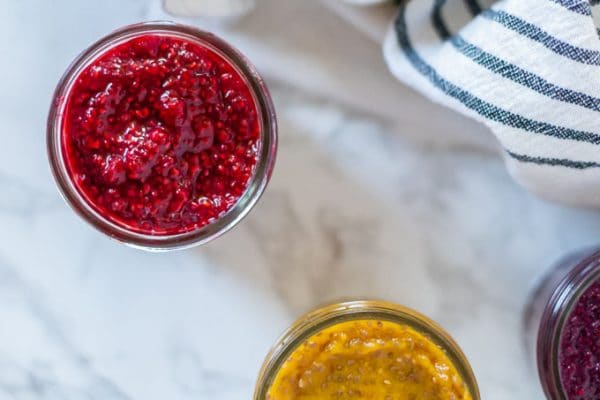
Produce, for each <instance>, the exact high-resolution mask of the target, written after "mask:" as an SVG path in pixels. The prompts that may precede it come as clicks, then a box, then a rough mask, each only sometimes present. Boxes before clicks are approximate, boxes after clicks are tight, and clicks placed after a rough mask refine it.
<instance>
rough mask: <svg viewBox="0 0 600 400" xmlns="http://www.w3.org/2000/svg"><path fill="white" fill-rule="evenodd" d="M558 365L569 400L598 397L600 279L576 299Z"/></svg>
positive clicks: (599, 374) (599, 395)
mask: <svg viewBox="0 0 600 400" xmlns="http://www.w3.org/2000/svg"><path fill="white" fill-rule="evenodd" d="M559 364H560V373H561V380H562V386H563V390H564V392H565V394H566V396H567V398H568V400H599V399H600V280H598V281H596V282H595V283H594V284H592V286H591V287H589V288H588V289H587V290H586V291H585V292H584V293H583V295H582V296H581V297H580V298H579V299H578V300H577V303H576V304H575V307H574V308H573V311H572V312H571V314H570V315H569V317H568V319H567V321H566V323H565V326H564V328H563V331H562V339H561V344H560V356H559Z"/></svg>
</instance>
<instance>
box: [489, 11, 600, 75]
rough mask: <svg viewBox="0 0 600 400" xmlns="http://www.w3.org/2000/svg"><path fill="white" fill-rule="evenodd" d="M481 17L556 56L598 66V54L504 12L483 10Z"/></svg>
mask: <svg viewBox="0 0 600 400" xmlns="http://www.w3.org/2000/svg"><path fill="white" fill-rule="evenodd" d="M481 15H482V16H483V17H485V18H487V19H489V20H491V21H495V22H497V23H499V24H501V25H503V26H505V27H506V28H508V29H511V30H513V31H515V32H517V33H519V34H521V35H523V36H525V37H528V38H529V39H531V40H535V41H536V42H538V43H541V44H542V45H544V46H545V47H547V48H548V49H550V50H552V51H553V52H555V53H556V54H560V55H561V56H564V57H567V58H570V59H571V60H574V61H577V62H580V63H583V64H589V65H600V52H598V51H595V50H589V49H584V48H581V47H577V46H573V45H571V44H569V43H567V42H564V41H562V40H560V39H557V38H555V37H554V36H552V35H550V34H549V33H547V32H545V31H544V30H542V29H541V28H540V27H538V26H536V25H534V24H531V23H529V22H527V21H524V20H522V19H521V18H519V17H516V16H514V15H511V14H509V13H507V12H505V11H496V10H492V9H488V10H485V11H483V12H482V13H481Z"/></svg>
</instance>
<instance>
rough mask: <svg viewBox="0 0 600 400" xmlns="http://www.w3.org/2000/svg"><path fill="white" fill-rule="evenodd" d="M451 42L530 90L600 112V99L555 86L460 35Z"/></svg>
mask: <svg viewBox="0 0 600 400" xmlns="http://www.w3.org/2000/svg"><path fill="white" fill-rule="evenodd" d="M450 42H451V43H452V44H453V45H454V47H455V48H456V49H457V50H458V51H459V52H460V53H461V54H463V55H464V56H466V57H468V58H470V59H471V60H473V61H474V62H476V63H477V64H479V65H481V66H482V67H485V68H486V69H488V70H489V71H492V72H494V73H496V74H498V75H501V76H503V77H505V78H507V79H510V80H512V81H513V82H516V83H518V84H520V85H523V86H525V87H527V88H529V89H532V90H535V91H536V92H538V93H540V94H543V95H544V96H547V97H550V98H552V99H554V100H558V101H562V102H565V103H570V104H575V105H578V106H581V107H585V108H588V109H590V110H594V111H600V98H597V97H593V96H590V95H588V94H586V93H582V92H577V91H574V90H570V89H566V88H563V87H560V86H557V85H554V84H553V83H550V82H548V81H547V80H545V79H544V78H542V77H541V76H539V75H536V74H534V73H532V72H529V71H526V70H524V69H523V68H520V67H518V66H516V65H514V64H511V63H509V62H507V61H504V60H502V59H500V58H498V57H496V56H494V55H493V54H490V53H487V52H485V51H484V50H482V49H480V48H479V47H477V46H475V45H473V44H471V43H468V42H467V41H466V40H464V39H463V38H462V37H460V36H458V35H456V36H453V37H452V38H450Z"/></svg>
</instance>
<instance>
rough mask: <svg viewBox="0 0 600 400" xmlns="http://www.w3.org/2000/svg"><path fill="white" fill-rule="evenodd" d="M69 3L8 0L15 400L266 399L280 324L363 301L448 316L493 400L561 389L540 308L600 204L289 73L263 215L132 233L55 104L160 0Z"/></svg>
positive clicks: (6, 198) (8, 342)
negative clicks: (51, 151) (124, 231)
mask: <svg viewBox="0 0 600 400" xmlns="http://www.w3.org/2000/svg"><path fill="white" fill-rule="evenodd" d="M50 3H51V2H46V1H41V0H40V1H23V2H17V1H8V0H6V4H4V5H3V10H4V11H5V12H7V13H8V14H7V15H5V18H4V24H3V25H2V27H0V33H1V35H2V36H3V37H5V38H9V39H10V40H9V41H8V43H6V42H5V45H8V46H9V48H8V49H5V51H4V53H5V54H6V53H7V52H8V54H10V62H7V61H6V60H4V61H3V63H2V64H0V72H1V75H2V77H3V80H2V81H1V83H0V85H2V86H1V87H0V93H2V95H1V96H0V116H1V118H2V122H3V128H4V129H3V131H2V141H3V145H2V146H0V187H2V195H1V196H0V227H2V229H0V399H2V400H4V399H16V400H33V399H35V400H41V399H44V400H46V399H52V400H71V399H103V400H113V399H115V400H123V399H166V398H177V399H198V398H212V399H219V400H226V399H231V400H233V399H236V400H238V399H249V398H250V396H251V393H252V389H253V384H254V380H255V378H256V375H257V373H258V369H259V367H260V364H261V362H262V359H263V357H264V356H265V354H266V352H267V351H268V349H269V347H270V346H271V344H272V343H273V342H274V341H275V339H276V338H277V336H278V334H279V333H280V332H281V331H282V330H283V329H284V328H285V327H286V326H287V325H288V324H289V323H290V322H291V321H292V320H293V319H294V318H295V317H297V316H298V315H299V314H300V313H302V312H304V311H307V310H309V309H310V308H312V307H314V306H316V305H319V304H322V303H323V302H328V301H334V300H337V299H340V298H344V297H375V298H382V299H387V300H391V301H396V302H400V303H403V304H405V305H408V306H410V307H413V308H416V309H418V310H420V311H422V312H423V313H425V314H427V315H429V316H430V317H432V318H433V319H435V320H437V321H439V322H440V323H441V324H442V325H443V326H445V327H446V328H447V329H448V330H449V331H450V332H451V333H452V335H454V337H455V338H456V339H457V341H458V342H459V343H460V344H461V346H462V347H463V349H464V350H465V352H466V353H467V355H468V357H469V358H470V360H471V361H472V364H473V367H474V370H475V373H476V375H477V378H478V380H479V383H480V385H481V389H482V392H483V398H485V399H486V400H505V399H519V400H520V399H522V400H531V399H537V398H541V394H540V392H539V389H538V387H537V382H536V378H535V376H534V375H533V374H531V372H530V368H529V366H528V365H527V363H526V356H525V354H524V351H523V349H522V346H521V337H520V317H521V309H522V307H523V305H524V302H525V299H526V296H527V293H528V289H529V286H530V285H531V282H532V280H533V279H534V278H535V277H536V276H537V275H538V274H539V273H541V272H542V271H543V270H544V268H545V267H546V266H548V265H549V264H550V263H551V262H552V261H553V260H554V259H556V258H557V257H558V256H559V255H560V254H562V253H564V252H566V251H569V250H571V249H574V248H577V247H580V246H584V245H588V244H593V243H594V242H595V240H596V238H598V237H600V215H598V214H597V213H594V212H591V211H582V210H573V209H568V208H564V207H560V206H556V205H551V204H548V203H545V202H543V201H541V200H539V199H536V198H534V197H532V196H531V195H529V194H527V193H525V192H524V191H523V190H522V189H520V188H519V187H517V186H516V185H515V184H514V183H513V182H512V181H511V180H510V179H509V177H508V175H507V173H506V172H505V171H504V168H503V165H502V163H501V160H498V159H496V158H494V157H493V156H490V155H489V154H480V153H477V152H474V151H469V150H460V149H453V150H452V151H449V150H446V149H444V148H441V147H440V146H433V147H431V146H428V145H425V144H422V143H418V142H416V141H414V140H412V141H409V140H406V139H405V137H404V135H403V134H402V132H398V130H397V129H396V128H394V127H392V126H389V125H387V124H386V123H385V122H383V121H380V120H378V119H377V118H374V117H373V116H370V115H364V114H360V113H356V112H353V110H350V109H347V108H345V107H343V106H340V105H338V104H335V103H332V102H330V101H328V100H327V99H323V98H320V97H313V96H311V95H309V94H306V93H301V92H298V91H296V90H293V89H290V88H287V87H285V86H283V85H280V84H276V83H272V85H271V86H272V88H273V92H274V96H275V102H276V105H277V109H278V112H279V119H280V133H281V146H280V151H279V156H278V162H277V166H276V171H275V174H274V176H273V180H272V182H271V184H270V186H269V188H268V190H267V192H266V194H265V195H264V197H263V199H262V200H261V202H260V203H259V205H258V206H257V207H256V209H255V210H254V211H253V212H252V213H251V215H250V216H249V217H247V218H246V219H245V220H244V221H243V222H242V223H241V224H240V225H239V226H238V227H237V228H236V229H234V230H233V231H232V232H230V233H229V234H227V235H226V236H224V237H223V238H221V239H219V240H217V241H215V242H213V243H211V244H209V245H207V246H204V247H201V248H196V249H192V250H189V251H185V252H177V253H170V254H146V253H143V252H139V251H136V250H132V249H129V248H126V247H124V246H121V245H118V244H116V243H113V242H111V241H110V240H108V239H106V238H104V237H102V236H101V235H99V234H98V233H96V232H95V231H93V230H92V229H91V228H89V227H88V226H86V225H85V224H84V223H83V222H82V221H80V220H79V219H78V218H77V217H76V216H75V215H74V214H73V213H72V212H71V211H70V210H69V209H68V207H67V206H66V205H64V204H63V202H62V201H61V199H60V197H59V195H58V193H57V191H56V190H55V188H54V183H53V182H52V180H51V176H50V173H49V170H48V167H47V162H46V156H45V143H44V133H45V115H46V110H47V106H48V102H49V99H50V95H51V91H52V89H53V86H54V84H55V82H56V79H58V76H59V75H60V73H61V72H62V70H63V69H64V68H65V65H66V60H69V59H71V58H72V57H73V56H74V55H75V54H76V52H77V51H78V50H80V49H81V48H83V47H84V46H85V45H86V44H87V43H88V42H89V41H90V40H92V39H93V38H95V37H98V36H100V35H101V34H103V33H105V32H106V31H107V30H109V29H111V28H113V27H115V26H117V25H120V24H124V23H127V22H131V21H133V20H136V19H140V18H144V17H145V15H147V14H146V12H147V11H146V10H147V9H148V8H147V7H148V5H147V4H146V2H144V1H141V0H137V1H135V0H130V1H127V2H117V1H116V0H115V1H112V2H106V3H110V5H111V6H112V7H115V6H117V5H118V6H119V7H120V12H119V13H118V14H115V13H114V12H113V11H112V10H111V9H110V7H108V6H101V5H99V4H100V3H101V2H76V1H66V0H63V1H60V2H56V3H57V4H56V5H50ZM96 3H98V4H96ZM103 4H104V3H103ZM76 29H77V30H79V31H80V32H81V34H73V33H72V32H75V31H76ZM66 38H68V39H69V40H68V41H67V40H66ZM413 136H414V135H411V137H413Z"/></svg>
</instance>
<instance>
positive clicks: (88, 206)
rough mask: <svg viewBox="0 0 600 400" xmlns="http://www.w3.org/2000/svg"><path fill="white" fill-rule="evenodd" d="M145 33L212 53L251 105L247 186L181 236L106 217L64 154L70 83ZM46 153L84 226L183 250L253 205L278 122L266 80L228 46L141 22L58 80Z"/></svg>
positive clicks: (145, 245) (186, 30) (136, 242)
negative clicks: (252, 158) (254, 133)
mask: <svg viewBox="0 0 600 400" xmlns="http://www.w3.org/2000/svg"><path fill="white" fill-rule="evenodd" d="M146 35H158V36H164V37H167V38H175V39H180V40H183V41H187V42H192V43H194V44H197V45H198V46H200V47H202V48H207V49H210V50H212V52H214V53H216V54H217V55H218V56H220V57H221V58H222V59H223V60H225V62H226V63H229V65H230V66H231V67H232V68H233V70H234V71H236V72H237V73H238V74H239V76H240V77H241V78H242V79H243V82H244V85H245V86H246V87H247V89H248V91H249V93H250V94H251V96H252V99H253V101H254V103H255V106H256V118H257V123H258V126H259V129H260V144H259V148H258V150H257V157H256V164H255V165H254V170H253V173H252V175H251V177H250V179H249V180H248V181H247V186H246V188H245V191H244V192H243V194H242V195H241V196H240V197H239V198H238V199H237V202H236V203H235V204H234V205H233V206H232V207H231V208H230V209H229V210H227V212H225V213H223V214H221V215H219V216H218V217H217V218H216V219H213V220H211V221H212V222H209V223H208V224H207V225H204V226H202V227H199V228H195V229H192V230H189V231H185V232H176V233H169V234H155V233H152V232H151V233H148V232H139V231H135V230H133V229H130V228H129V227H127V226H124V225H123V224H120V223H118V222H115V221H114V220H112V219H111V218H107V216H106V215H105V213H103V212H102V211H101V210H100V209H99V208H98V207H96V206H94V204H92V202H90V201H88V200H86V198H85V196H83V195H82V193H81V190H79V188H78V187H77V186H76V185H75V184H74V182H73V179H72V176H71V173H70V172H69V168H68V165H67V160H66V156H65V151H66V150H65V139H63V130H64V129H65V128H64V124H65V123H64V121H63V118H64V116H65V113H66V106H67V103H68V100H69V96H70V94H71V90H72V88H73V85H74V83H75V82H76V81H77V79H78V77H79V76H80V74H81V73H82V71H84V70H85V68H86V67H88V66H90V65H91V63H93V62H94V61H95V60H97V59H98V58H99V57H101V56H102V55H104V54H106V53H107V52H108V51H110V50H111V49H114V48H115V47H116V46H118V45H120V44H123V43H126V42H127V41H129V40H132V39H135V38H140V37H142V36H146ZM47 150H48V157H49V161H50V166H51V170H52V173H53V175H54V178H55V180H56V182H57V185H58V188H59V190H60V192H61V194H62V196H63V198H64V199H65V200H66V202H67V203H68V204H69V205H70V206H71V208H72V209H73V210H74V211H75V212H76V213H77V214H79V216H80V217H82V218H83V219H84V220H85V221H86V222H88V223H90V224H91V225H92V226H93V227H94V228H96V229H97V230H99V231H100V232H102V233H104V234H106V235H108V236H109V237H111V238H112V239H115V240H117V241H119V242H122V243H125V244H127V245H130V246H133V247H137V248H141V249H144V250H150V251H165V250H173V249H179V248H187V247H191V246H194V245H200V244H204V243H207V242H209V241H211V240H213V239H215V238H217V237H218V236H220V235H222V234H223V233H225V232H226V231H228V230H229V229H231V228H232V227H233V226H235V225H236V224H237V223H238V222H240V220H241V219H242V218H244V216H246V215H247V214H248V212H249V211H250V210H251V209H252V207H253V206H254V205H255V204H256V202H257V201H258V199H259V198H260V196H261V195H262V193H263V191H264V190H265V187H266V185H267V183H268V181H269V178H270V177H271V173H272V171H273V166H274V163H275V156H276V152H277V123H276V117H275V110H274V107H273V103H272V100H271V96H270V94H269V91H268V89H267V86H266V85H265V82H264V81H263V79H262V78H261V76H260V75H259V74H258V72H257V71H256V69H255V67H254V66H253V65H252V64H251V63H250V61H249V60H248V59H247V58H246V57H245V56H244V55H242V54H241V53H240V52H239V51H238V50H236V49H235V48H233V47H232V46H231V45H229V44H228V43H226V42H225V41H223V40H222V39H220V38H218V37H216V36H215V35H213V34H211V33H208V32H203V31H200V30H198V29H196V28H193V27H189V26H184V25H180V24H176V23H171V22H163V21H159V22H146V23H140V24H135V25H130V26H126V27H124V28H121V29H119V30H117V31H115V32H113V33H111V34H109V35H108V36H106V37H104V38H102V39H100V40H99V41H97V42H96V43H94V44H92V45H91V46H90V47H89V48H87V49H86V50H84V51H83V52H82V53H81V54H80V55H79V56H78V57H77V58H76V59H75V60H74V61H73V62H72V64H71V65H70V66H69V67H68V68H67V70H66V72H65V73H64V75H63V76H62V78H61V79H60V81H59V83H58V86H57V88H56V91H55V93H54V96H53V101H52V104H51V107H50V112H49V116H48V123H47Z"/></svg>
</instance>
